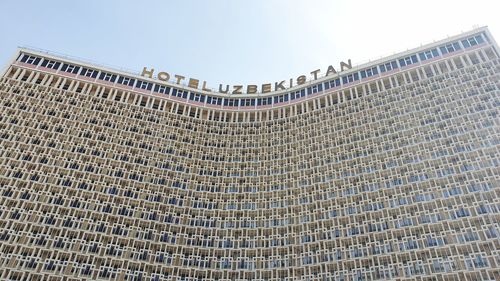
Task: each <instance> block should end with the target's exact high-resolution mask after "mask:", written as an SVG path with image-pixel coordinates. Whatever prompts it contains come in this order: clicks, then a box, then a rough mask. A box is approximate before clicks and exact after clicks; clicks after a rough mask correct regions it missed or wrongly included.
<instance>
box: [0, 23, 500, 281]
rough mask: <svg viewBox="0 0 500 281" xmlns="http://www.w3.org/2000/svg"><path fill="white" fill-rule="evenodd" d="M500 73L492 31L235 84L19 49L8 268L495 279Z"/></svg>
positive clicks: (192, 276) (7, 159) (151, 274)
mask: <svg viewBox="0 0 500 281" xmlns="http://www.w3.org/2000/svg"><path fill="white" fill-rule="evenodd" d="M499 69H500V59H499V55H498V47H497V46H496V44H495V43H494V41H493V39H492V37H491V35H490V34H489V32H488V30H487V29H485V28H481V29H477V30H474V31H471V32H468V33H464V34H461V35H458V36H455V37H452V38H448V39H446V40H443V41H440V42H437V43H433V44H430V45H426V46H423V47H420V48H418V49H415V50H411V51H408V52H405V53H402V54H398V55H395V56H392V57H389V58H386V59H383V60H379V61H376V62H373V63H371V64H367V65H363V66H360V67H356V68H353V69H350V70H348V71H345V72H342V73H339V74H337V75H334V76H332V77H325V78H322V79H319V80H317V81H313V82H311V83H309V84H307V85H302V86H299V87H296V88H293V89H290V90H288V91H286V92H280V93H273V94H270V95H255V96H251V95H250V96H249V95H243V96H240V97H234V96H224V95H221V94H217V93H208V92H195V91H193V90H192V89H189V88H185V87H182V86H179V85H174V84H169V83H160V82H158V81H155V80H152V79H145V78H144V77H140V76H134V75H131V74H126V73H122V72H118V71H113V70H110V69H105V68H99V67H95V66H91V65H88V64H85V63H81V62H77V61H72V60H67V59H63V58H58V57H54V56H51V55H48V54H43V53H40V52H35V51H30V50H24V49H23V50H20V51H19V53H18V55H17V56H16V57H15V59H14V61H13V62H12V64H11V65H10V66H9V67H8V68H7V70H6V71H5V74H4V76H3V78H2V80H1V83H0V95H1V105H0V112H1V120H0V134H1V135H0V144H1V149H0V169H1V171H2V172H1V173H0V188H1V190H0V279H8V280H82V279H85V280H96V279H98V280H386V279H397V280H406V279H408V280H499V279H500V270H499V268H500V258H499V257H500V226H499V223H500V172H499V170H500V169H499V166H500V121H499V120H500V119H499V118H498V113H499V108H500V79H499V78H500V71H499ZM131 81H132V82H131ZM179 93H180V94H179ZM292 97H293V98H292ZM219 99H220V101H219ZM213 100H215V102H213ZM226 100H227V102H226ZM229 100H233V101H232V102H230V101H229ZM264 100H266V101H265V102H264ZM268 101H270V103H268ZM264 103H265V104H264ZM235 104H236V106H235Z"/></svg>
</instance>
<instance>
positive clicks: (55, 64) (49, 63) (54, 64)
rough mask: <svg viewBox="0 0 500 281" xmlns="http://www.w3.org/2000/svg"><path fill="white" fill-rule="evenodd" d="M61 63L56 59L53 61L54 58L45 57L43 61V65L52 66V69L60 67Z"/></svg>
mask: <svg viewBox="0 0 500 281" xmlns="http://www.w3.org/2000/svg"><path fill="white" fill-rule="evenodd" d="M60 65H61V63H60V62H56V61H53V60H47V59H45V60H43V62H42V66H43V67H46V68H51V69H58V68H59V66H60Z"/></svg>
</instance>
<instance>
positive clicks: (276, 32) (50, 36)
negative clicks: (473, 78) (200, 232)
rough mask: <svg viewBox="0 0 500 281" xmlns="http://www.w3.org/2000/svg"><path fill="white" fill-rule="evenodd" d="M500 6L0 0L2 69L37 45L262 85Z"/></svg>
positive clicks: (462, 23) (482, 21) (472, 19)
mask: <svg viewBox="0 0 500 281" xmlns="http://www.w3.org/2000/svg"><path fill="white" fill-rule="evenodd" d="M499 11H500V1H498V0H474V1H472V0H468V1H462V0H455V1H448V0H447V1H439V0H419V1H404V0H399V1H396V0H394V1H389V0H377V1H352V0H351V1H336V0H324V1H320V0H303V1H292V0H252V1H244V0H210V1H208V0H207V1H202V0H199V1H195V0H182V1H181V0H175V1H161V0H158V1H153V0H142V1H126V0H116V1H104V0H85V1H69V0H45V1H40V0H0V26H2V36H1V38H2V40H1V44H0V64H1V65H2V68H3V66H5V65H6V64H7V63H8V62H9V60H10V59H11V58H12V56H13V54H14V52H15V50H16V48H17V47H18V46H32V47H36V48H40V49H46V50H50V51H53V52H58V53H62V54H66V55H70V56H73V57H79V58H83V59H85V60H87V61H93V62H97V63H101V64H106V65H111V66H115V67H121V68H125V69H129V70H132V71H134V72H140V71H141V70H142V67H143V66H151V67H154V68H155V69H156V70H163V71H167V72H169V73H170V74H171V75H173V74H181V75H184V76H186V77H192V78H198V79H200V80H206V81H207V83H208V85H209V86H211V87H213V88H217V87H218V85H219V83H224V84H231V85H234V84H243V85H247V84H262V83H265V82H275V81H280V80H285V79H289V78H292V77H293V78H295V77H297V76H298V75H302V74H309V72H310V71H312V70H315V69H318V68H320V69H321V71H322V73H323V74H324V72H325V71H326V68H327V67H328V65H330V64H331V65H333V66H334V67H335V68H337V69H338V68H339V62H340V61H343V60H347V59H351V60H352V62H353V64H354V65H356V64H360V63H364V62H367V61H368V60H375V59H378V58H380V57H382V56H386V55H390V54H393V53H395V52H400V51H404V50H406V49H408V48H414V47H417V46H419V45H420V44H425V43H430V42H432V41H434V40H439V39H443V38H445V37H446V36H451V35H455V34H458V33H460V32H462V31H468V30H470V29H472V28H473V27H474V26H483V25H487V26H489V28H490V31H491V32H492V34H493V36H495V37H496V39H497V40H500V14H499Z"/></svg>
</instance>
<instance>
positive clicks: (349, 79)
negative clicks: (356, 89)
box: [342, 72, 359, 84]
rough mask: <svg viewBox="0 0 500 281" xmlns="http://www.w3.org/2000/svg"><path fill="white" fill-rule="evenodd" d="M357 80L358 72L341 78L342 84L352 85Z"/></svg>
mask: <svg viewBox="0 0 500 281" xmlns="http://www.w3.org/2000/svg"><path fill="white" fill-rule="evenodd" d="M357 80H359V73H358V72H356V73H353V74H349V75H347V76H344V77H342V83H343V84H347V83H352V82H354V81H357Z"/></svg>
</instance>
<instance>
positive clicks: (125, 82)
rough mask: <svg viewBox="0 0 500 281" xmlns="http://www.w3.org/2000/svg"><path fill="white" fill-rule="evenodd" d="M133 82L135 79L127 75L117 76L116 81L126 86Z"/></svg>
mask: <svg viewBox="0 0 500 281" xmlns="http://www.w3.org/2000/svg"><path fill="white" fill-rule="evenodd" d="M134 82H135V79H132V78H129V77H123V76H120V77H119V78H118V83H119V84H122V85H126V86H133V85H134Z"/></svg>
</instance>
